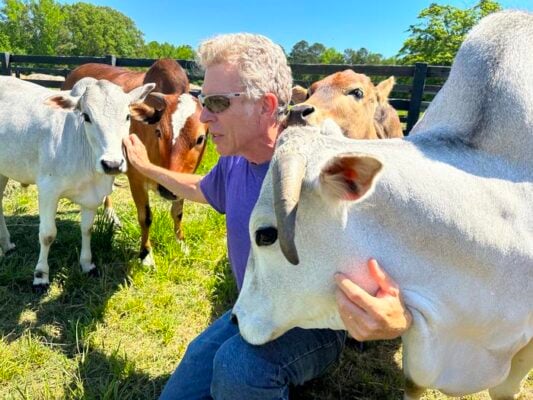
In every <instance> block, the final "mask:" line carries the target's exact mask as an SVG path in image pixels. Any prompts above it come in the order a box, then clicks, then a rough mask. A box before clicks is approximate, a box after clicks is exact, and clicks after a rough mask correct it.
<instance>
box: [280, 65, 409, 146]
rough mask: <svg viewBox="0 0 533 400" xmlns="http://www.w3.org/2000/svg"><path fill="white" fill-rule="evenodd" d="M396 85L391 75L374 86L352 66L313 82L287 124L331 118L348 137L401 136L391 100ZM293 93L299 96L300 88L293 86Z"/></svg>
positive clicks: (315, 121)
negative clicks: (390, 96) (389, 99)
mask: <svg viewBox="0 0 533 400" xmlns="http://www.w3.org/2000/svg"><path fill="white" fill-rule="evenodd" d="M393 86H394V77H392V76H391V77H390V78H388V79H386V80H384V81H383V82H380V83H379V84H378V85H377V86H374V84H373V83H372V81H371V80H370V78H369V77H368V76H366V75H363V74H357V73H355V72H354V71H352V70H350V69H347V70H345V71H342V72H336V73H334V74H332V75H329V76H327V77H326V78H324V79H322V80H320V81H317V82H315V83H313V84H312V85H311V87H310V88H309V90H308V93H307V98H306V99H305V101H303V102H302V103H300V104H296V105H295V106H293V107H292V108H291V111H290V114H289V117H288V119H287V124H288V125H315V126H318V125H320V124H321V123H322V122H323V121H324V120H325V119H326V118H331V119H333V120H335V121H336V122H337V124H339V126H340V127H341V129H342V130H343V132H344V135H345V136H347V137H349V138H353V139H376V138H386V137H402V136H403V133H402V130H401V125H400V119H399V117H398V115H397V114H396V111H395V110H394V109H393V108H392V107H391V106H390V105H389V103H388V96H389V94H390V92H391V90H392V88H393ZM293 96H295V97H296V99H297V100H300V99H301V98H302V90H301V88H300V89H299V88H297V87H295V88H293ZM295 102H296V101H295Z"/></svg>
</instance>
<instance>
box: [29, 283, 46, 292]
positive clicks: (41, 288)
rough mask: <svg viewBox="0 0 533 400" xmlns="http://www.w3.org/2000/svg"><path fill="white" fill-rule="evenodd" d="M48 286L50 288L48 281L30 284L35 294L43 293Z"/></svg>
mask: <svg viewBox="0 0 533 400" xmlns="http://www.w3.org/2000/svg"><path fill="white" fill-rule="evenodd" d="M48 288H50V284H49V283H38V284H33V285H32V291H33V293H36V294H45V293H46V292H47V291H48Z"/></svg>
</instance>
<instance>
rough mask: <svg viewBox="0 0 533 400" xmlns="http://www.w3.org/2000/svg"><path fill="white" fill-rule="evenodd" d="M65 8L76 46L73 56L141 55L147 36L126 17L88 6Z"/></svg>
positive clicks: (74, 46)
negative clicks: (144, 37)
mask: <svg viewBox="0 0 533 400" xmlns="http://www.w3.org/2000/svg"><path fill="white" fill-rule="evenodd" d="M64 7H65V11H66V26H67V28H68V30H69V32H70V41H71V43H72V48H71V50H70V54H72V55H93V56H103V55H106V54H114V55H117V56H121V57H135V56H138V55H139V53H140V52H141V50H142V48H143V45H144V40H143V33H142V32H141V31H140V30H139V29H137V27H136V25H135V23H134V22H133V21H132V20H131V19H130V18H129V17H127V16H125V15H124V14H122V13H120V12H118V11H116V10H114V9H112V8H110V7H100V6H94V5H92V4H87V3H75V4H72V5H71V6H64Z"/></svg>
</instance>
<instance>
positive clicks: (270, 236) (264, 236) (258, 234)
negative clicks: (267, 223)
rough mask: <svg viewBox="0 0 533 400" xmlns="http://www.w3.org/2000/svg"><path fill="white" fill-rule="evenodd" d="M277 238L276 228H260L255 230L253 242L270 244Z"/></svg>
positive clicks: (261, 244) (262, 244) (259, 244)
mask: <svg viewBox="0 0 533 400" xmlns="http://www.w3.org/2000/svg"><path fill="white" fill-rule="evenodd" d="M277 239H278V230H277V229H276V228H274V227H268V228H261V229H258V230H257V231H255V244H257V245H258V246H270V245H271V244H273V243H275V242H276V240H277Z"/></svg>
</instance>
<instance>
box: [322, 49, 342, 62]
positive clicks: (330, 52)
mask: <svg viewBox="0 0 533 400" xmlns="http://www.w3.org/2000/svg"><path fill="white" fill-rule="evenodd" d="M319 59H320V63H321V64H344V63H345V61H344V56H343V55H342V53H339V52H338V51H337V50H335V49H334V48H333V47H328V48H327V49H326V50H325V51H324V52H322V54H321V55H320V58H319Z"/></svg>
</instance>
